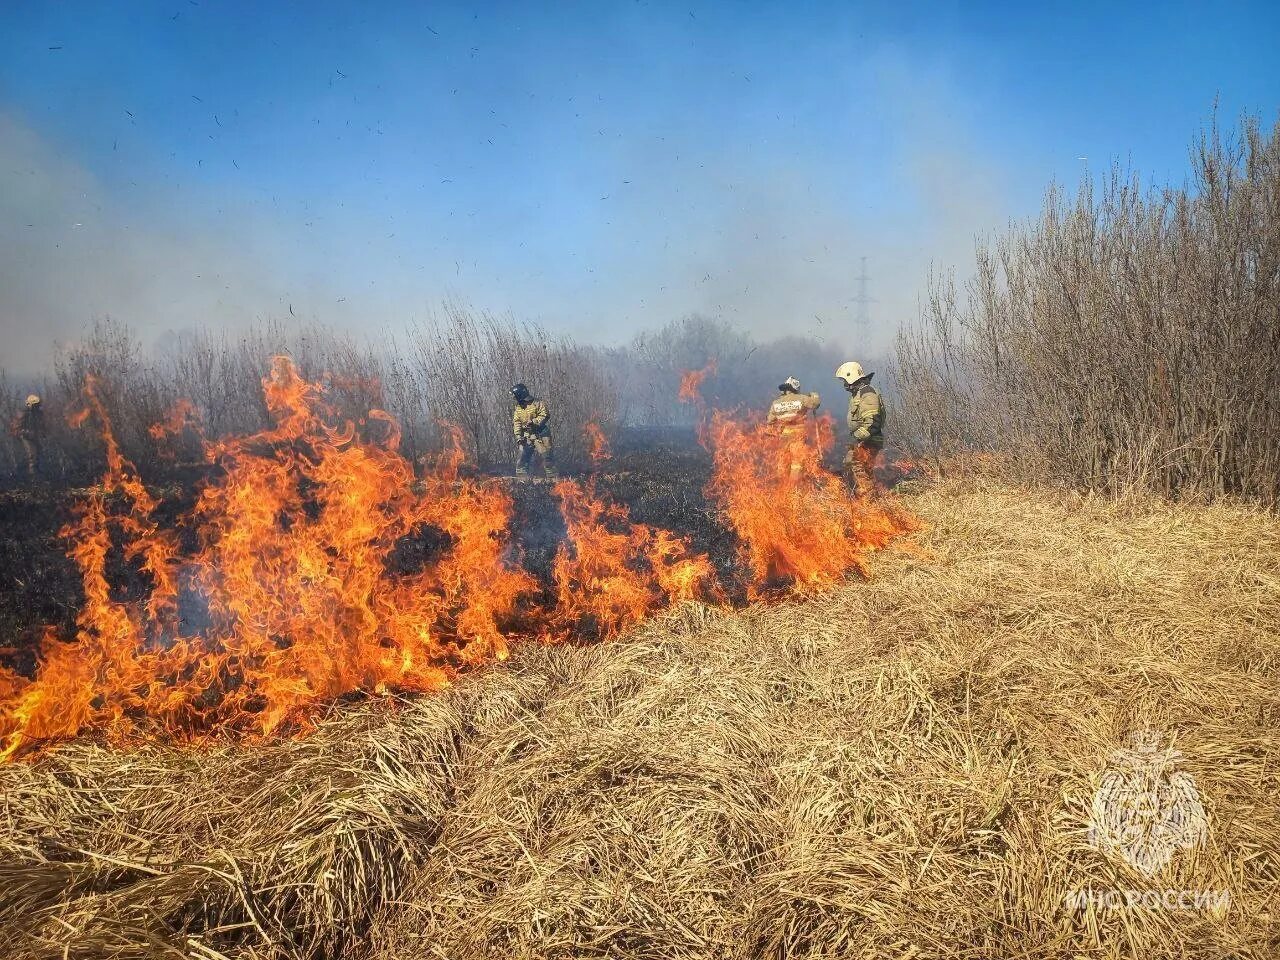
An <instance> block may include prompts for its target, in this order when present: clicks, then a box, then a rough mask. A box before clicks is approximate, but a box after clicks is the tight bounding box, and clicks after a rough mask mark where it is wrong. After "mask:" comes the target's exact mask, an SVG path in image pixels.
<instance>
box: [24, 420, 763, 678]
mask: <svg viewBox="0 0 1280 960" xmlns="http://www.w3.org/2000/svg"><path fill="white" fill-rule="evenodd" d="M217 469H218V468H216V467H211V466H207V465H204V464H173V465H171V466H169V467H167V468H166V469H164V470H163V471H151V472H149V473H148V474H147V475H145V476H144V477H143V480H144V481H145V482H146V484H147V487H148V490H149V491H150V492H151V493H152V495H153V496H155V497H156V498H157V500H159V502H160V507H159V509H158V511H157V515H156V517H155V519H156V520H157V522H158V525H159V526H161V527H166V526H167V527H169V528H172V529H176V530H178V531H179V533H180V534H181V535H182V536H183V539H184V546H186V547H193V546H194V545H195V544H194V537H195V533H194V531H192V530H190V529H184V527H183V526H182V518H184V517H187V516H189V515H190V512H191V509H192V507H193V506H194V504H195V502H196V499H197V497H198V495H199V491H200V490H201V489H202V488H203V486H204V485H205V484H207V483H208V482H209V481H210V480H211V479H213V478H214V477H215V476H216V472H217ZM567 473H568V475H570V476H574V477H576V478H579V479H583V478H588V477H589V478H592V480H593V482H594V484H595V487H596V489H597V491H598V492H599V493H601V494H602V495H603V496H605V497H607V498H608V499H609V500H610V501H612V502H614V503H617V504H620V505H622V506H624V507H625V508H626V509H627V510H628V512H629V514H630V519H631V520H632V521H634V522H637V523H645V524H651V525H653V526H655V527H661V528H664V529H668V530H674V531H678V532H679V533H680V534H681V535H683V536H685V537H686V538H687V539H688V541H689V543H690V546H691V548H692V549H693V551H695V552H697V553H705V554H706V555H707V556H708V557H709V558H710V559H711V560H712V562H713V563H714V565H715V567H716V571H717V574H718V575H719V580H720V581H721V582H722V583H725V584H734V583H735V582H738V581H740V579H741V577H740V571H739V570H738V568H737V558H736V553H735V548H736V541H735V538H734V536H733V534H732V533H731V532H730V531H729V530H728V529H727V528H726V527H725V526H724V524H723V523H721V522H720V521H719V520H718V518H717V516H716V513H715V509H714V506H713V504H711V503H710V502H709V501H708V499H707V497H706V495H705V492H704V487H705V485H706V482H707V480H708V478H709V477H710V473H711V458H710V455H709V454H708V453H707V451H706V450H705V449H703V447H701V446H700V445H699V444H698V442H697V439H696V437H695V435H694V432H693V430H692V429H679V428H663V429H655V428H630V429H621V430H619V431H617V433H616V434H615V436H614V444H613V453H612V455H611V456H610V458H609V459H608V460H607V461H606V462H604V463H602V464H601V465H600V466H599V467H598V468H596V469H594V470H592V469H585V468H583V467H581V466H578V467H577V468H576V469H570V470H569V471H567ZM495 480H497V481H498V482H502V483H505V484H507V485H508V486H509V489H510V492H511V494H512V499H513V501H514V513H513V517H512V546H513V548H514V549H515V551H517V552H518V556H514V557H512V558H511V559H512V561H513V562H518V563H519V564H520V565H521V566H523V567H524V568H525V569H526V570H528V571H529V572H530V573H532V574H533V575H534V576H535V577H536V578H537V579H538V581H539V583H540V584H542V585H543V586H544V587H547V586H549V584H550V582H551V570H552V563H553V561H554V559H555V555H556V551H557V550H558V549H559V547H560V545H561V544H562V543H563V542H564V540H565V525H564V520H563V517H562V515H561V513H560V511H559V510H558V509H557V506H556V503H555V500H554V497H553V496H552V493H551V485H550V484H549V483H548V482H547V481H545V480H544V479H541V478H531V479H529V480H525V481H517V480H516V479H515V478H513V477H510V476H506V477H503V476H501V475H495ZM91 490H92V488H86V487H79V486H58V485H51V484H48V483H41V484H37V485H35V486H29V487H23V486H12V487H10V488H9V489H6V490H2V491H0V569H4V570H8V571H13V573H12V575H10V576H6V577H4V578H3V580H0V637H3V638H5V641H4V642H3V643H0V648H4V651H5V652H4V654H3V659H0V663H3V662H8V663H10V664H11V665H12V666H14V667H16V668H17V669H18V670H19V672H22V673H24V674H27V675H30V674H31V672H32V671H33V669H34V666H35V662H34V656H35V650H36V647H37V646H38V643H39V640H40V637H41V636H42V635H43V633H44V632H45V630H46V628H48V627H53V628H55V629H56V630H57V632H58V634H59V635H62V636H68V635H70V634H71V633H72V632H73V631H74V628H75V621H76V615H77V612H78V611H79V610H80V608H81V606H82V604H83V601H84V589H83V584H82V582H81V578H80V575H79V572H78V571H77V569H76V566H75V563H74V562H73V561H72V560H71V558H70V557H68V555H67V542H66V540H65V538H64V537H62V536H61V535H60V531H61V530H62V529H63V528H64V527H65V526H66V525H67V524H68V523H70V522H71V521H72V520H73V519H74V517H75V514H76V509H77V505H78V504H79V503H81V502H82V501H83V500H84V499H85V497H87V496H88V495H89V494H90V492H91ZM109 499H111V498H109ZM113 508H114V509H124V508H125V504H124V503H123V499H122V498H119V497H115V498H114V503H113ZM447 542H448V538H447V535H446V534H445V533H443V532H442V531H441V530H439V529H438V528H435V527H431V526H423V527H420V528H419V529H418V530H416V531H415V533H414V534H413V535H412V536H410V537H406V538H404V539H403V540H402V541H401V543H400V544H399V545H398V548H397V550H396V552H395V553H394V555H393V556H392V558H391V561H390V566H391V571H390V572H393V573H406V572H411V571H413V570H415V569H417V568H419V567H421V566H422V565H424V564H426V563H429V562H431V560H432V559H433V558H434V557H435V556H436V555H437V554H438V553H439V552H440V550H441V548H442V547H443V546H444V545H445V544H446V543H447ZM109 574H110V580H111V582H112V584H113V588H114V591H115V596H116V598H117V599H121V600H136V599H138V598H139V597H142V596H144V595H145V591H146V590H147V588H148V585H149V578H148V577H147V576H146V575H145V574H144V573H142V572H141V571H140V570H139V569H138V566H137V564H136V562H133V561H131V560H130V559H129V558H127V557H126V556H125V554H124V551H123V550H122V549H121V548H120V547H119V546H118V545H117V546H115V547H113V549H112V550H111V553H110V555H109ZM731 598H732V599H738V600H741V599H742V597H741V590H740V589H739V590H738V591H737V596H732V595H731ZM180 614H181V617H182V619H183V621H184V623H186V624H187V625H189V626H192V627H195V628H197V629H198V628H199V626H200V621H201V619H202V616H203V612H202V607H201V604H200V602H199V598H198V597H195V596H192V595H190V594H186V595H184V597H183V602H182V606H181V610H180Z"/></svg>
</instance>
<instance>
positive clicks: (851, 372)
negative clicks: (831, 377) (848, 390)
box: [836, 360, 871, 387]
mask: <svg viewBox="0 0 1280 960" xmlns="http://www.w3.org/2000/svg"><path fill="white" fill-rule="evenodd" d="M869 376H871V374H869V373H863V371H862V364H860V363H859V362H858V361H857V360H846V361H845V362H844V363H842V364H840V366H838V367H836V379H837V380H843V381H844V382H845V383H846V384H847V385H848V386H851V387H852V386H853V385H854V384H855V383H857V382H858V381H859V380H865V379H866V378H867V377H869Z"/></svg>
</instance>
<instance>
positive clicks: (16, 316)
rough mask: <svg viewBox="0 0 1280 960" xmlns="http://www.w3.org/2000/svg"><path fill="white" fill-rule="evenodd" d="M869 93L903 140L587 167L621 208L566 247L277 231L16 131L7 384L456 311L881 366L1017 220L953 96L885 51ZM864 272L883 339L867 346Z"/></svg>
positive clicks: (353, 228) (6, 240) (527, 236)
mask: <svg viewBox="0 0 1280 960" xmlns="http://www.w3.org/2000/svg"><path fill="white" fill-rule="evenodd" d="M860 70H861V72H862V74H863V75H864V80H863V81H862V82H861V84H860V86H859V91H860V92H859V94H858V95H859V96H861V97H871V98H874V99H875V101H876V104H875V112H876V113H877V115H881V116H887V117H891V118H892V121H891V122H885V123H884V124H882V125H881V126H880V127H879V128H874V129H869V130H868V131H867V132H866V135H865V137H862V136H861V133H860V130H859V126H858V125H859V124H860V123H861V122H862V121H861V119H860V118H862V117H864V116H865V115H866V112H867V109H868V108H867V107H866V105H865V104H862V105H860V104H854V105H851V107H850V115H849V116H846V117H841V116H834V117H830V118H828V119H827V121H826V122H828V123H829V124H830V125H831V126H832V128H833V130H834V133H833V135H832V136H831V137H829V138H826V139H823V138H822V137H820V136H816V135H813V134H811V133H806V132H805V129H804V127H802V126H797V127H796V132H795V134H794V135H795V138H796V140H795V143H793V144H788V145H786V148H785V149H768V150H743V149H739V145H737V144H723V143H709V142H708V140H707V138H706V137H703V136H698V135H697V133H696V131H694V130H691V129H689V126H690V125H689V122H688V120H687V119H686V120H684V121H682V124H683V125H676V126H673V127H672V128H671V129H670V130H668V131H667V133H668V134H669V135H665V136H662V137H656V136H647V135H645V134H644V133H643V132H642V131H641V130H639V129H637V130H631V131H626V132H625V135H623V136H620V137H618V138H617V140H616V142H615V143H614V144H612V145H609V146H602V147H600V148H599V152H598V154H594V155H592V161H591V162H592V169H593V170H594V171H595V172H596V174H597V175H598V178H599V179H600V180H602V181H608V182H612V183H613V184H614V186H611V187H606V188H603V189H604V190H605V191H607V193H606V192H601V191H598V190H597V185H596V184H595V183H594V182H593V183H592V184H590V185H584V186H583V188H582V190H580V191H579V193H580V194H582V195H580V196H575V195H571V196H569V197H568V198H567V200H566V207H567V208H568V209H566V211H565V214H564V220H565V221H566V222H568V223H572V224H573V227H572V229H566V230H563V231H557V232H556V233H555V234H554V235H552V234H551V232H550V231H549V230H548V228H547V220H546V219H544V220H540V221H537V222H535V223H533V224H532V225H530V226H528V227H526V228H524V231H523V232H522V230H521V228H520V227H519V225H518V224H513V223H512V222H508V219H507V218H505V217H504V210H503V209H502V200H501V199H494V200H493V201H492V206H491V207H488V208H486V207H479V208H477V209H475V210H470V211H463V210H459V211H457V212H458V214H459V215H460V216H465V218H466V219H467V221H468V226H467V228H466V230H465V231H463V230H455V231H454V232H453V233H452V234H451V235H449V236H445V235H444V234H443V233H442V232H441V228H440V224H439V221H440V220H441V219H443V215H439V216H436V214H438V213H439V211H438V210H436V209H435V208H433V207H431V206H426V207H423V208H422V210H421V212H420V214H419V215H418V216H416V217H415V216H414V215H413V214H412V212H411V213H410V214H409V215H407V216H405V217H403V218H399V220H398V222H396V223H394V224H390V225H389V224H387V223H383V222H381V221H380V220H379V219H378V215H377V214H376V213H375V212H374V211H372V210H367V211H363V212H362V211H360V210H358V209H352V208H353V207H358V203H356V202H355V201H354V199H353V198H352V197H350V196H348V197H347V201H348V202H347V203H346V205H345V207H344V206H343V204H340V203H336V202H334V201H333V200H332V199H331V198H325V197H316V198H314V202H312V203H311V207H310V208H309V210H308V212H307V213H305V214H300V213H299V212H298V210H297V209H296V205H295V207H294V208H289V209H288V210H287V211H286V210H285V209H283V208H276V207H273V206H272V205H271V204H269V203H266V204H264V203H263V202H262V199H261V197H260V196H254V195H251V193H250V192H249V191H250V190H251V189H256V188H249V187H245V186H244V183H245V181H246V179H247V178H244V177H241V179H240V180H239V182H238V183H237V181H234V180H226V181H217V180H214V179H212V178H210V179H207V180H196V181H193V182H192V183H190V184H188V185H185V186H183V185H181V184H175V183H173V182H171V181H169V182H165V181H164V180H163V178H154V179H152V180H150V181H149V180H147V179H146V178H145V177H143V176H142V175H141V174H140V175H139V177H140V179H141V180H142V182H137V181H136V180H134V181H129V180H127V179H124V180H122V179H121V178H120V177H113V178H111V179H109V180H108V179H105V178H104V177H100V176H98V175H95V173H94V172H92V171H90V170H89V169H86V168H85V167H84V166H82V165H80V164H79V163H78V162H77V161H76V160H75V159H74V158H73V156H72V153H71V151H69V150H67V149H63V148H61V147H60V146H59V145H58V144H55V143H53V142H51V141H50V140H48V139H46V138H45V137H43V136H42V135H41V134H39V133H38V132H36V131H35V130H34V129H33V128H32V126H31V125H29V124H28V123H27V122H25V121H24V120H23V119H22V118H21V117H19V116H15V115H12V114H4V113H0V326H2V328H3V335H4V343H5V355H6V358H7V359H6V361H5V364H6V366H9V367H10V368H11V369H13V368H18V369H20V370H21V369H28V370H30V369H34V368H36V367H39V366H42V365H44V364H45V363H46V362H47V360H48V358H49V356H50V354H51V351H52V349H53V345H54V342H55V341H56V340H67V339H70V338H74V337H75V336H77V335H78V334H79V333H80V332H81V331H82V330H83V329H84V328H85V325H86V324H87V322H88V321H89V320H90V319H92V318H93V317H99V316H105V315H110V316H113V317H115V318H117V319H120V320H123V321H125V322H127V323H128V324H130V326H131V327H133V328H134V329H135V330H136V331H137V332H138V333H140V334H141V335H142V337H143V340H144V342H154V341H155V340H156V338H158V337H160V336H161V335H163V334H165V333H166V332H167V331H173V330H179V331H180V330H182V329H185V328H189V327H191V326H195V325H201V324H203V325H213V326H224V327H231V328H236V327H240V326H244V325H247V324H248V323H250V322H252V321H253V320H255V319H258V318H263V317H274V318H285V319H288V318H289V316H290V315H292V316H295V317H298V318H299V319H300V320H302V319H306V320H318V321H320V322H324V323H330V324H333V325H335V326H337V327H339V328H347V329H356V330H362V329H370V328H373V329H375V330H376V329H380V328H384V327H385V328H391V329H394V328H396V327H397V326H399V325H402V324H403V323H405V322H406V321H408V320H411V319H415V318H420V317H421V316H423V315H424V314H426V313H429V312H430V310H431V305H432V304H438V303H440V302H441V301H442V300H444V299H446V298H454V299H458V300H462V301H467V302H470V303H472V304H473V305H475V306H476V307H478V308H482V309H488V310H494V311H498V312H505V311H510V312H511V313H513V314H515V315H516V316H518V317H528V318H532V319H535V320H538V321H540V322H542V323H543V324H544V325H546V326H548V327H549V328H551V329H553V330H559V331H564V332H569V333H572V334H574V335H576V336H579V337H581V338H583V339H587V340H591V341H597V342H599V341H604V342H621V341H624V340H627V339H629V338H630V337H631V336H632V335H634V333H636V332H637V331H638V330H641V329H646V328H652V327H656V326H660V325H662V324H664V323H667V322H669V321H670V320H672V319H675V318H679V317H682V316H686V315H691V314H699V315H703V316H709V317H714V318H718V319H723V320H727V321H729V322H731V323H734V324H736V325H738V326H740V327H742V328H743V329H745V330H747V331H748V332H750V333H752V334H755V335H756V336H758V337H760V338H762V339H776V338H778V337H782V336H794V335H802V336H809V337H812V338H813V339H815V340H817V341H819V342H820V343H822V344H823V345H824V346H826V347H830V348H835V347H840V348H847V349H851V350H856V351H859V352H860V353H871V354H882V353H883V352H884V351H885V349H886V348H887V346H888V344H889V343H890V341H891V337H892V333H893V331H894V329H895V328H896V327H897V325H898V324H899V323H901V322H903V321H907V320H910V319H913V318H914V317H915V315H916V312H917V303H918V299H919V297H920V296H921V294H922V292H923V290H924V288H925V283H926V281H927V277H928V275H929V272H930V270H931V268H948V267H953V266H954V267H958V269H959V271H960V272H961V273H962V274H963V273H966V272H967V270H968V268H969V264H970V263H971V259H972V249H973V239H974V235H975V233H978V232H981V231H986V230H989V229H991V228H992V227H994V226H996V225H997V224H998V223H999V222H1000V221H1002V220H1004V219H1005V218H1007V216H1008V215H1009V211H1008V207H1007V204H1006V203H1005V200H1004V198H1003V197H1002V190H1001V189H1000V184H1001V182H1002V179H1003V177H1004V172H1003V171H1001V169H1000V167H999V164H998V161H997V160H996V159H995V158H994V155H993V151H991V150H986V149H981V148H979V146H978V145H976V144H975V143H974V141H973V139H972V138H971V137H970V136H969V135H968V134H967V130H968V129H970V128H971V127H972V125H971V124H967V123H966V122H965V121H964V120H963V119H962V118H963V114H964V111H963V109H962V107H963V104H959V105H958V104H957V99H956V98H957V95H956V93H955V90H956V89H957V86H958V85H957V84H956V83H955V78H953V77H950V76H948V75H946V74H945V73H944V72H941V71H935V72H934V73H932V74H931V73H928V72H925V71H921V70H920V69H919V67H918V66H916V65H913V64H909V63H908V62H907V61H906V60H905V59H904V58H903V57H902V56H899V55H895V54H893V53H892V52H890V53H881V54H878V55H876V56H875V57H873V58H871V59H870V61H869V62H868V63H866V64H863V65H862V67H861V68H860ZM866 78H869V79H866ZM788 106H789V107H790V108H791V109H793V110H794V109H798V106H797V105H795V104H789V105H788ZM770 133H772V128H771V130H770ZM850 145H851V146H850ZM353 176H354V173H353ZM249 182H252V181H251V179H250V180H249ZM260 192H261V191H259V193H260ZM588 194H589V195H588ZM597 194H599V195H597ZM886 197H892V199H891V200H887V199H886ZM430 202H432V203H434V202H435V201H430ZM339 208H342V209H339ZM452 213H453V211H450V212H449V216H452ZM543 216H544V217H547V218H549V219H552V220H554V219H555V218H556V213H555V212H554V211H552V212H550V213H544V214H543ZM405 220H409V221H410V222H409V223H405V222H404V221H405ZM415 220H416V221H417V222H418V224H419V225H420V227H421V229H422V230H423V231H424V233H423V236H422V237H419V238H417V239H414V238H413V235H412V233H413V230H414V225H413V224H414V221H415ZM313 221H314V222H313ZM433 230H434V231H436V232H435V233H434V234H432V235H431V236H430V237H429V238H428V237H427V236H426V234H427V233H429V232H430V231H433ZM397 236H398V239H396V237H397ZM862 257H867V258H868V259H867V265H868V272H869V274H870V289H869V293H870V295H871V296H872V297H873V298H874V302H873V303H871V304H870V306H869V312H870V315H871V317H872V323H871V325H870V326H868V327H862V326H859V325H857V324H856V323H855V320H856V318H857V315H858V309H857V304H856V303H855V296H856V294H857V291H858V286H857V277H858V272H859V265H860V260H861V258H862Z"/></svg>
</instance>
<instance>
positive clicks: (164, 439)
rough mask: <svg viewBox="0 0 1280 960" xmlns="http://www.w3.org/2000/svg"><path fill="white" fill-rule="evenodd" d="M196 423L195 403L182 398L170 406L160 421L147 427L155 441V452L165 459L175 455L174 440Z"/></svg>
mask: <svg viewBox="0 0 1280 960" xmlns="http://www.w3.org/2000/svg"><path fill="white" fill-rule="evenodd" d="M197 423H198V414H197V411H196V407H195V404H193V403H192V402H191V401H190V400H186V399H183V400H179V401H178V402H177V403H175V404H174V405H173V406H172V407H171V408H170V410H169V412H168V413H166V414H165V417H164V419H163V420H162V421H160V422H159V423H153V424H152V425H151V426H150V427H148V428H147V433H148V434H150V436H151V439H152V440H153V441H155V444H156V450H157V452H158V453H159V454H160V455H161V456H162V457H164V458H165V459H170V460H171V459H173V457H174V455H175V451H174V449H173V445H174V441H175V440H177V439H178V438H179V437H180V436H182V434H183V432H184V431H186V430H187V428H188V427H195V426H196V425H197Z"/></svg>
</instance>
